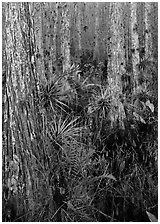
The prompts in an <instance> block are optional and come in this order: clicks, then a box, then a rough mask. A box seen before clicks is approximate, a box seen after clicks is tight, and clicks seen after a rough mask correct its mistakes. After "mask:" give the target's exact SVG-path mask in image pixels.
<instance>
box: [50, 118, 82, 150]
mask: <svg viewBox="0 0 160 224" xmlns="http://www.w3.org/2000/svg"><path fill="white" fill-rule="evenodd" d="M78 119H79V118H75V119H73V120H70V118H68V117H67V118H66V119H64V120H63V118H62V116H60V117H58V118H56V119H53V121H51V122H50V123H49V135H50V138H51V139H54V141H55V142H57V143H59V144H60V146H61V148H62V144H64V145H70V144H71V143H72V142H75V141H76V142H78V140H79V137H80V134H81V133H82V131H83V130H84V128H83V127H79V124H78Z"/></svg>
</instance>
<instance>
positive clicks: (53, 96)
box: [40, 76, 68, 112]
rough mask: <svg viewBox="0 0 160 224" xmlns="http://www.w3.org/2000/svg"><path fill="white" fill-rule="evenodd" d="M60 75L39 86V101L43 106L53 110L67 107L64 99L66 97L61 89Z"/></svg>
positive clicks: (64, 109)
mask: <svg viewBox="0 0 160 224" xmlns="http://www.w3.org/2000/svg"><path fill="white" fill-rule="evenodd" d="M63 85H64V83H63V81H62V77H56V76H55V77H54V78H53V79H52V80H51V81H50V82H49V83H47V84H46V85H42V86H41V91H40V102H41V104H42V105H43V106H44V107H47V108H48V107H50V108H51V109H52V111H53V112H57V111H59V110H60V111H65V112H66V108H67V107H68V106H67V104H65V102H63V101H64V100H66V99H67V95H66V92H65V91H64V90H63Z"/></svg>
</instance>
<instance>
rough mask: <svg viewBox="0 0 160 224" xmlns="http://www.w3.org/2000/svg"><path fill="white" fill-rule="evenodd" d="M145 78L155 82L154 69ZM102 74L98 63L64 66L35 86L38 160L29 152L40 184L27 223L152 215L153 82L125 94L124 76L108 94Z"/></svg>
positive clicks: (154, 208) (154, 201)
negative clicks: (120, 85)
mask: <svg viewBox="0 0 160 224" xmlns="http://www.w3.org/2000/svg"><path fill="white" fill-rule="evenodd" d="M145 65H146V66H149V64H148V62H146V64H145ZM153 65H154V66H153ZM145 69H146V68H140V69H139V72H140V74H141V76H142V75H143V72H144V70H145ZM149 72H152V75H155V76H156V73H155V72H156V68H155V64H153V63H152V66H150V68H149ZM149 75H151V74H148V77H149ZM102 76H103V64H102V63H100V64H99V65H96V66H95V65H89V64H86V65H84V66H83V67H81V70H80V68H79V67H76V66H72V67H71V69H70V72H69V73H68V74H67V73H66V74H63V75H61V76H60V75H59V74H58V73H56V72H55V74H54V77H55V78H54V79H53V80H48V81H47V83H45V84H43V85H41V86H40V88H39V94H38V96H37V99H36V102H38V111H39V116H40V118H39V120H40V126H41V130H40V132H39V133H38V132H37V133H36V138H37V139H38V143H39V144H38V145H39V150H41V156H40V157H39V156H38V154H37V153H38V152H37V149H36V150H35V149H34V148H33V149H32V156H33V157H34V158H35V164H34V172H36V173H37V178H38V179H39V180H40V182H39V183H38V188H37V187H34V188H33V192H34V195H35V199H34V200H35V201H34V207H33V208H32V212H31V213H30V214H27V215H26V217H27V219H28V220H29V221H147V220H148V217H149V216H147V213H146V211H147V212H148V214H150V212H151V213H153V214H155V215H156V216H157V203H158V202H157V193H158V192H157V189H158V188H157V184H158V182H157V96H156V95H155V92H154V91H152V89H153V85H154V86H156V85H157V83H156V80H155V82H154V83H150V82H149V80H145V79H143V81H141V82H140V85H139V87H138V90H137V92H136V93H133V91H132V90H131V89H129V87H130V86H127V85H129V82H128V76H127V74H126V75H124V76H123V77H122V82H123V86H124V88H123V90H122V91H119V90H118V89H117V91H116V89H115V90H114V94H113V91H112V89H110V86H109V85H107V84H106V83H105V85H103V83H102V81H101V78H102ZM145 77H146V76H145ZM96 79H97V80H96ZM125 80H127V81H126V83H125ZM66 82H68V88H67V89H66V88H64V83H66ZM96 83H98V84H96ZM144 86H145V87H147V88H144ZM115 88H116V87H115ZM38 158H39V159H38ZM38 179H37V180H38ZM39 211H41V212H39Z"/></svg>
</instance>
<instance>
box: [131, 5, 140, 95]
mask: <svg viewBox="0 0 160 224" xmlns="http://www.w3.org/2000/svg"><path fill="white" fill-rule="evenodd" d="M137 4H138V3H131V19H130V24H131V38H132V49H131V51H132V68H133V89H134V92H136V89H137V87H138V68H137V65H138V64H139V62H140V59H139V50H138V49H139V39H138V24H137Z"/></svg>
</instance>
